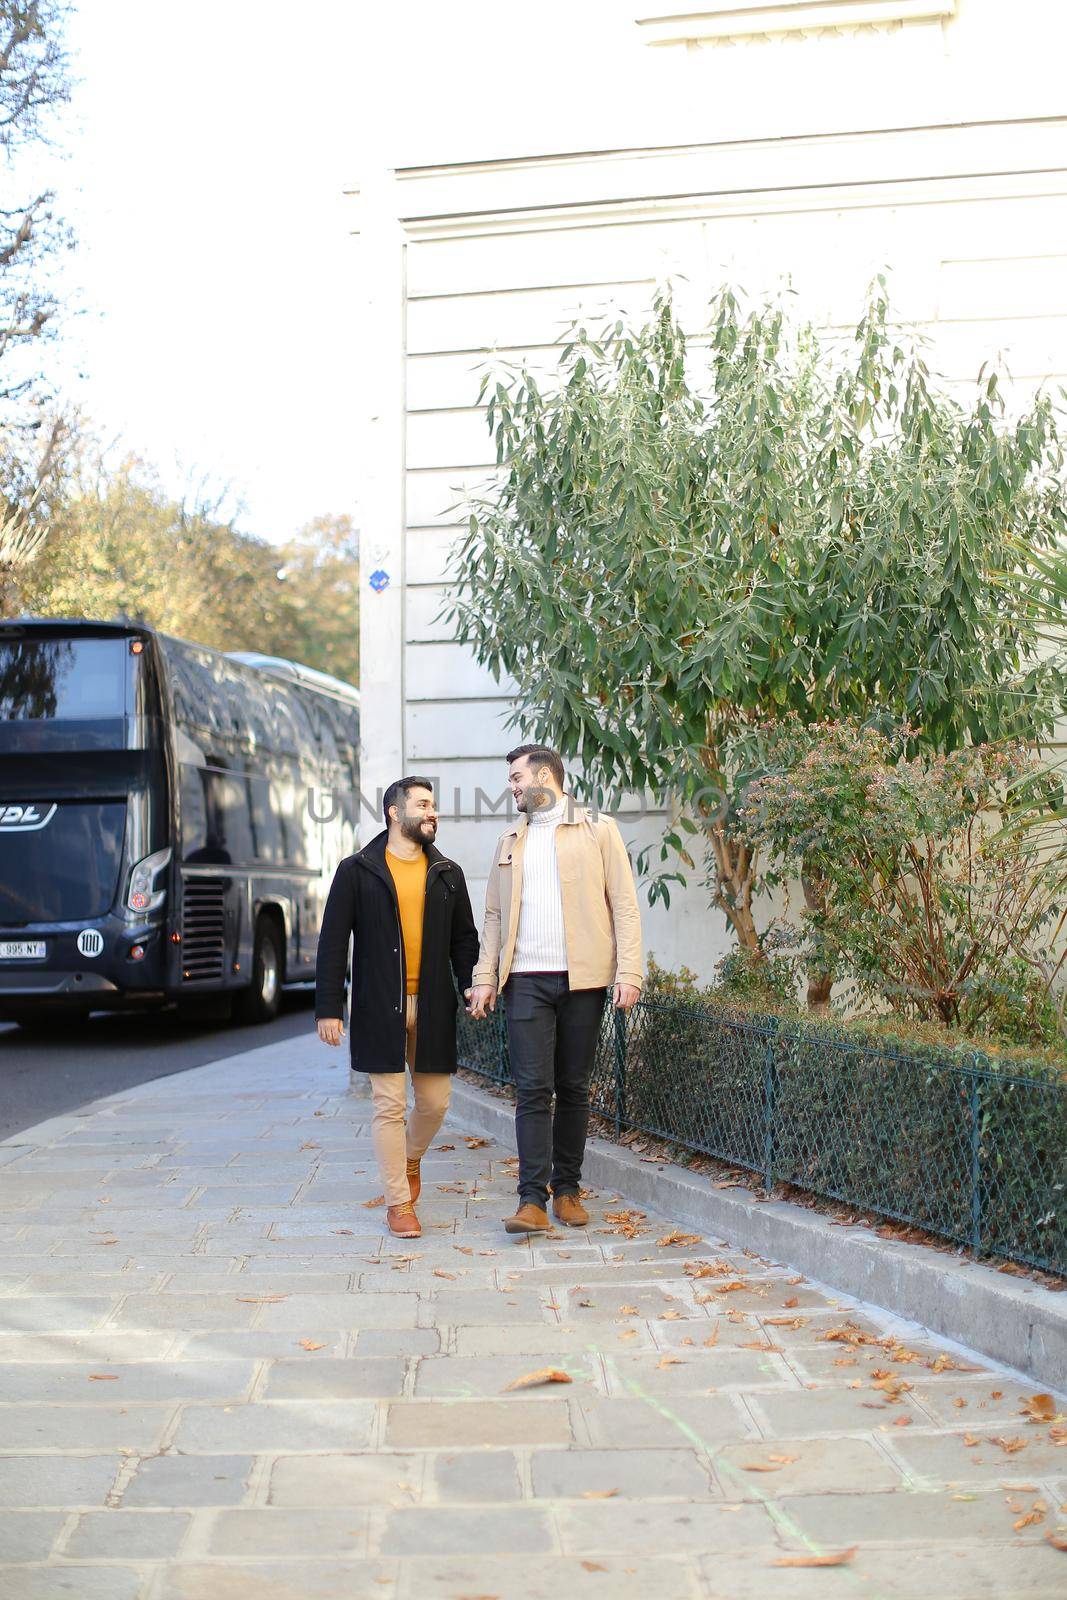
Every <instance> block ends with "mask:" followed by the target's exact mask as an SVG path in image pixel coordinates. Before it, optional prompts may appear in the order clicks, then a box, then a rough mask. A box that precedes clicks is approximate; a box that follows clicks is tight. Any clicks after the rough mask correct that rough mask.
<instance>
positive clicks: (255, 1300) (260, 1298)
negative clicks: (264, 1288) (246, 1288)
mask: <svg viewBox="0 0 1067 1600" xmlns="http://www.w3.org/2000/svg"><path fill="white" fill-rule="evenodd" d="M237 1298H238V1300H239V1301H240V1302H241V1304H242V1305H243V1306H276V1305H277V1304H278V1301H279V1300H288V1298H289V1296H288V1295H287V1294H239V1295H238V1296H237Z"/></svg>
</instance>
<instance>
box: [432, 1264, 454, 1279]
mask: <svg viewBox="0 0 1067 1600" xmlns="http://www.w3.org/2000/svg"><path fill="white" fill-rule="evenodd" d="M433 1275H434V1277H435V1278H451V1279H452V1280H453V1281H455V1277H456V1274H455V1273H454V1272H446V1271H445V1269H444V1267H434V1269H433Z"/></svg>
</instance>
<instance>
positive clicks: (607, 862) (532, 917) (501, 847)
mask: <svg viewBox="0 0 1067 1600" xmlns="http://www.w3.org/2000/svg"><path fill="white" fill-rule="evenodd" d="M508 782H509V784H510V785H511V792H512V794H513V796H514V798H515V804H516V807H517V808H518V811H519V813H520V816H519V820H518V821H517V822H516V824H515V825H514V826H513V827H510V828H506V829H505V831H504V832H503V833H502V834H501V836H500V838H499V840H498V841H497V846H496V850H495V852H494V855H493V864H492V867H491V868H490V872H489V884H488V887H487V889H486V895H485V922H484V926H483V928H482V943H481V950H480V951H479V954H478V962H477V965H476V966H475V969H474V977H473V980H472V984H473V987H472V991H471V1001H470V1010H471V1015H472V1016H475V1017H484V1016H485V1014H486V1012H487V1011H492V1010H493V1009H494V1008H495V1006H496V997H497V994H498V993H502V994H503V995H504V998H505V1000H506V1001H507V1026H508V1048H509V1053H510V1056H511V1075H512V1078H513V1079H514V1080H515V1090H516V1102H515V1135H516V1139H517V1142H518V1147H519V1186H518V1187H519V1208H518V1211H517V1212H516V1214H515V1215H514V1216H513V1217H508V1218H507V1220H506V1221H505V1223H504V1226H505V1228H506V1229H507V1231H508V1232H509V1233H541V1232H544V1230H545V1229H546V1228H547V1227H548V1225H549V1224H548V1212H547V1210H546V1207H547V1205H548V1195H549V1191H550V1190H551V1193H552V1210H553V1212H554V1213H555V1215H556V1217H557V1218H558V1220H559V1221H560V1222H563V1223H566V1224H567V1225H568V1226H569V1227H583V1226H584V1225H585V1223H587V1222H588V1221H589V1213H588V1212H587V1211H586V1209H585V1207H584V1206H583V1205H582V1202H581V1197H580V1189H581V1177H582V1161H583V1158H584V1156H585V1139H586V1131H587V1129H588V1125H589V1080H590V1078H591V1076H592V1071H593V1060H594V1057H595V1055H596V1046H597V1039H598V1037H599V1033H600V1022H601V1017H602V1015H603V1011H604V1002H605V999H606V997H607V991H608V989H609V988H610V989H611V990H612V999H613V1003H614V1004H615V1006H616V1007H618V1008H619V1009H620V1010H622V1011H628V1010H629V1009H630V1007H631V1006H632V1005H634V1003H635V1002H636V1000H637V998H638V996H639V995H640V993H641V985H642V982H643V980H644V964H643V961H642V955H641V916H640V912H639V910H638V906H637V892H636V889H635V888H634V878H633V872H632V870H631V867H630V859H629V857H628V856H627V854H626V847H625V845H624V844H623V842H622V837H621V835H620V833H619V830H618V828H617V826H616V825H615V823H614V822H613V821H612V819H611V818H610V817H604V816H594V815H593V814H592V813H591V812H589V811H586V810H585V809H584V808H583V807H581V806H578V805H576V804H575V802H574V801H573V800H572V799H571V798H570V797H569V796H568V795H565V794H564V792H563V782H564V772H563V762H562V760H561V759H560V756H559V753H558V751H556V750H552V749H549V748H548V746H546V745H532V744H524V745H520V746H519V747H518V749H517V750H512V751H511V752H510V753H509V755H508ZM553 1093H554V1094H555V1102H556V1103H555V1111H554V1112H553V1109H552V1096H553Z"/></svg>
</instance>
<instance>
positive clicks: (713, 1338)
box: [704, 1328, 719, 1350]
mask: <svg viewBox="0 0 1067 1600" xmlns="http://www.w3.org/2000/svg"><path fill="white" fill-rule="evenodd" d="M718 1342H719V1330H718V1328H713V1329H712V1331H711V1333H709V1335H708V1337H707V1338H706V1339H705V1340H704V1349H705V1350H710V1349H711V1347H712V1345H714V1344H718Z"/></svg>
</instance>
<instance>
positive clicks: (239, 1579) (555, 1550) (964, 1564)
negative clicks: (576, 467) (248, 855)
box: [0, 1040, 1067, 1600]
mask: <svg viewBox="0 0 1067 1600" xmlns="http://www.w3.org/2000/svg"><path fill="white" fill-rule="evenodd" d="M347 1080H348V1073H347V1068H346V1067H345V1066H344V1065H343V1064H342V1063H341V1062H340V1059H339V1057H338V1055H335V1054H330V1053H328V1052H327V1051H326V1050H325V1049H324V1048H322V1047H320V1046H319V1045H318V1044H317V1042H315V1041H314V1040H309V1041H308V1042H307V1043H306V1044H304V1043H298V1044H292V1043H287V1044H282V1045H272V1046H269V1047H267V1048H266V1049H262V1050H257V1051H254V1052H251V1053H249V1054H247V1055H243V1056H239V1057H235V1058H233V1059H231V1060H230V1061H228V1062H222V1063H215V1064H213V1065H211V1066H208V1067H203V1068H200V1069H198V1070H196V1071H194V1072H189V1073H186V1074H183V1075H182V1076H179V1077H174V1078H169V1079H163V1080H158V1081H156V1082H153V1083H149V1084H146V1085H143V1086H141V1087H139V1088H137V1089H134V1090H132V1091H129V1092H126V1093H123V1094H121V1095H119V1096H116V1097H115V1098H113V1099H111V1100H107V1101H104V1102H100V1103H98V1104H96V1105H92V1106H88V1107H86V1108H84V1110H83V1111H82V1112H80V1113H78V1114H76V1115H71V1116H65V1117H63V1118H61V1119H57V1120H55V1121H53V1122H51V1123H48V1124H46V1125H43V1126H41V1127H39V1128H37V1129H35V1130H31V1131H30V1132H28V1133H23V1134H21V1135H19V1136H18V1139H17V1141H11V1142H10V1143H8V1144H6V1145H0V1296H2V1297H3V1298H2V1300H0V1329H2V1330H3V1331H2V1333H0V1361H2V1362H3V1365H2V1366H0V1595H3V1596H4V1600H53V1597H59V1596H63V1597H68V1600H69V1597H71V1596H74V1595H77V1596H78V1597H79V1600H245V1597H246V1596H247V1597H255V1600H282V1597H286V1600H288V1597H293V1600H334V1597H341V1596H344V1597H345V1600H361V1597H363V1596H382V1595H385V1596H389V1597H392V1596H396V1597H397V1600H559V1597H560V1596H564V1597H565V1600H572V1597H574V1600H587V1597H588V1600H608V1597H610V1600H636V1597H639V1596H640V1597H641V1600H650V1597H655V1600H771V1597H773V1600H794V1597H795V1600H823V1597H825V1596H828V1595H829V1596H835V1595H843V1596H857V1595H858V1596H864V1597H872V1600H878V1597H884V1600H898V1597H899V1600H903V1597H915V1600H918V1597H920V1596H921V1597H924V1600H925V1597H927V1596H930V1595H932V1594H937V1595H938V1596H939V1597H941V1600H971V1597H978V1596H987V1595H988V1596H993V1595H996V1596H998V1597H1001V1600H1003V1597H1015V1596H1028V1597H1039V1596H1040V1597H1048V1600H1051V1597H1052V1596H1058V1597H1062V1596H1063V1595H1064V1593H1065V1592H1067V1552H1063V1551H1061V1550H1060V1549H1057V1548H1056V1547H1055V1546H1054V1545H1053V1544H1052V1543H1050V1542H1049V1541H1048V1538H1047V1536H1048V1535H1049V1533H1050V1531H1053V1530H1055V1529H1056V1528H1057V1527H1059V1528H1060V1529H1061V1530H1064V1529H1065V1527H1067V1511H1065V1508H1064V1502H1065V1501H1067V1449H1064V1448H1063V1447H1064V1445H1065V1444H1067V1426H1065V1424H1064V1421H1063V1419H1062V1416H1061V1417H1060V1420H1059V1421H1057V1420H1055V1416H1056V1413H1057V1412H1061V1411H1063V1410H1067V1402H1064V1401H1063V1399H1062V1397H1059V1398H1057V1399H1056V1401H1055V1403H1054V1404H1053V1405H1051V1406H1050V1405H1048V1404H1047V1403H1046V1402H1044V1401H1040V1402H1037V1403H1036V1404H1034V1403H1033V1401H1032V1391H1031V1389H1030V1388H1029V1387H1028V1386H1026V1385H1023V1384H1021V1383H1019V1382H1017V1381H1015V1380H1013V1379H1012V1378H1011V1376H1010V1375H1007V1374H1005V1373H1003V1372H994V1371H990V1370H988V1369H984V1368H982V1367H981V1365H980V1364H979V1363H977V1362H973V1361H971V1360H969V1359H968V1358H967V1357H966V1355H965V1353H962V1352H960V1351H959V1350H952V1349H949V1348H948V1347H946V1346H945V1345H943V1344H939V1343H938V1342H937V1341H935V1340H933V1339H932V1338H929V1337H926V1336H924V1335H923V1334H922V1333H921V1331H919V1330H916V1329H914V1328H912V1327H905V1326H904V1325H901V1324H899V1323H898V1324H895V1325H894V1324H893V1323H892V1322H891V1321H890V1319H888V1318H886V1317H884V1316H882V1315H880V1314H879V1313H877V1312H875V1311H873V1310H872V1309H871V1308H869V1307H860V1306H857V1305H856V1304H855V1303H854V1302H850V1301H847V1300H845V1299H844V1298H842V1297H839V1296H835V1295H834V1294H833V1293H832V1291H827V1290H825V1289H823V1288H820V1287H818V1286H816V1285H813V1284H810V1283H807V1282H804V1281H803V1280H801V1279H799V1278H798V1276H797V1275H796V1274H794V1273H791V1272H790V1271H789V1269H788V1268H787V1267H781V1266H773V1265H771V1264H769V1263H767V1262H765V1261H761V1260H758V1259H755V1258H753V1257H750V1256H748V1255H746V1254H745V1253H744V1252H742V1251H738V1250H735V1249H732V1248H731V1247H730V1245H729V1242H728V1241H723V1240H718V1239H698V1238H695V1237H694V1236H692V1235H684V1234H681V1233H680V1231H679V1230H676V1229H675V1228H674V1227H673V1225H672V1222H671V1219H670V1217H653V1216H649V1217H647V1218H646V1217H641V1216H640V1215H635V1214H634V1213H633V1212H632V1211H631V1210H630V1208H628V1206H627V1202H626V1197H625V1196H624V1195H617V1194H607V1193H602V1194H598V1195H596V1196H594V1197H592V1198H591V1200H590V1202H589V1204H590V1208H591V1210H592V1212H593V1222H592V1224H591V1227H590V1229H589V1230H588V1232H578V1231H566V1232H564V1231H562V1230H561V1231H560V1232H558V1233H557V1234H555V1235H553V1236H551V1237H548V1238H544V1239H541V1240H537V1241H534V1242H533V1243H532V1244H531V1243H530V1242H529V1241H525V1240H524V1241H519V1242H517V1241H514V1240H512V1239H509V1238H508V1237H507V1236H506V1235H505V1234H504V1232H503V1230H502V1228H501V1225H500V1219H501V1217H503V1216H504V1215H505V1214H506V1212H507V1211H508V1210H509V1209H511V1207H512V1205H513V1203H514V1163H513V1160H512V1159H511V1158H509V1156H508V1155H507V1153H506V1152H505V1151H503V1150H501V1149H499V1148H495V1147H493V1146H491V1145H487V1144H486V1143H485V1141H484V1140H482V1139H479V1138H477V1137H475V1136H466V1137H465V1136H464V1134H463V1133H462V1131H461V1130H460V1129H459V1128H458V1127H455V1126H452V1125H450V1124H446V1128H445V1130H443V1132H442V1134H441V1136H440V1138H439V1140H438V1142H437V1145H436V1147H435V1149H434V1150H433V1152H432V1153H431V1155H430V1157H429V1158H428V1159H427V1161H426V1163H425V1165H424V1177H425V1190H424V1201H423V1203H422V1205H421V1206H420V1211H421V1214H422V1219H423V1224H424V1227H425V1229H426V1231H425V1234H424V1236H423V1238H422V1239H421V1240H419V1241H416V1242H412V1243H408V1242H402V1241H399V1240H394V1239H393V1238H392V1237H391V1236H388V1235H385V1236H383V1234H382V1231H381V1230H382V1223H383V1211H382V1208H381V1207H380V1205H375V1203H374V1200H375V1196H376V1194H377V1191H378V1186H377V1184H376V1181H375V1176H374V1167H373V1161H372V1157H371V1153H370V1144H369V1139H368V1130H367V1116H368V1106H369V1102H368V1101H367V1099H366V1098H365V1097H364V1096H363V1095H361V1094H358V1093H353V1092H351V1091H350V1090H349V1086H348V1081H347ZM544 1369H549V1370H555V1371H557V1372H559V1373H560V1374H562V1375H563V1376H564V1377H566V1378H567V1379H568V1380H569V1381H568V1382H559V1381H555V1382H546V1383H543V1384H539V1385H537V1386H532V1387H513V1386H514V1385H515V1384H516V1383H517V1381H518V1380H521V1379H523V1378H524V1377H526V1376H527V1375H529V1374H531V1373H534V1372H537V1371H539V1370H540V1371H543V1370H544ZM1028 1401H1031V1406H1030V1409H1031V1410H1032V1411H1034V1412H1035V1413H1036V1415H1037V1418H1039V1419H1040V1420H1034V1419H1032V1418H1029V1417H1028V1416H1027V1415H1026V1414H1025V1411H1026V1406H1027V1402H1028ZM1063 1542H1064V1543H1067V1537H1064V1540H1063ZM853 1547H854V1554H852V1555H851V1557H850V1559H848V1560H846V1561H845V1562H844V1563H843V1564H841V1565H837V1566H834V1567H829V1566H827V1565H825V1564H823V1565H812V1562H813V1560H822V1558H825V1557H831V1558H833V1557H839V1556H842V1555H847V1553H848V1552H849V1551H851V1550H853ZM783 1562H786V1563H794V1562H803V1563H806V1564H804V1565H793V1564H785V1565H783V1564H782V1563H783Z"/></svg>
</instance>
